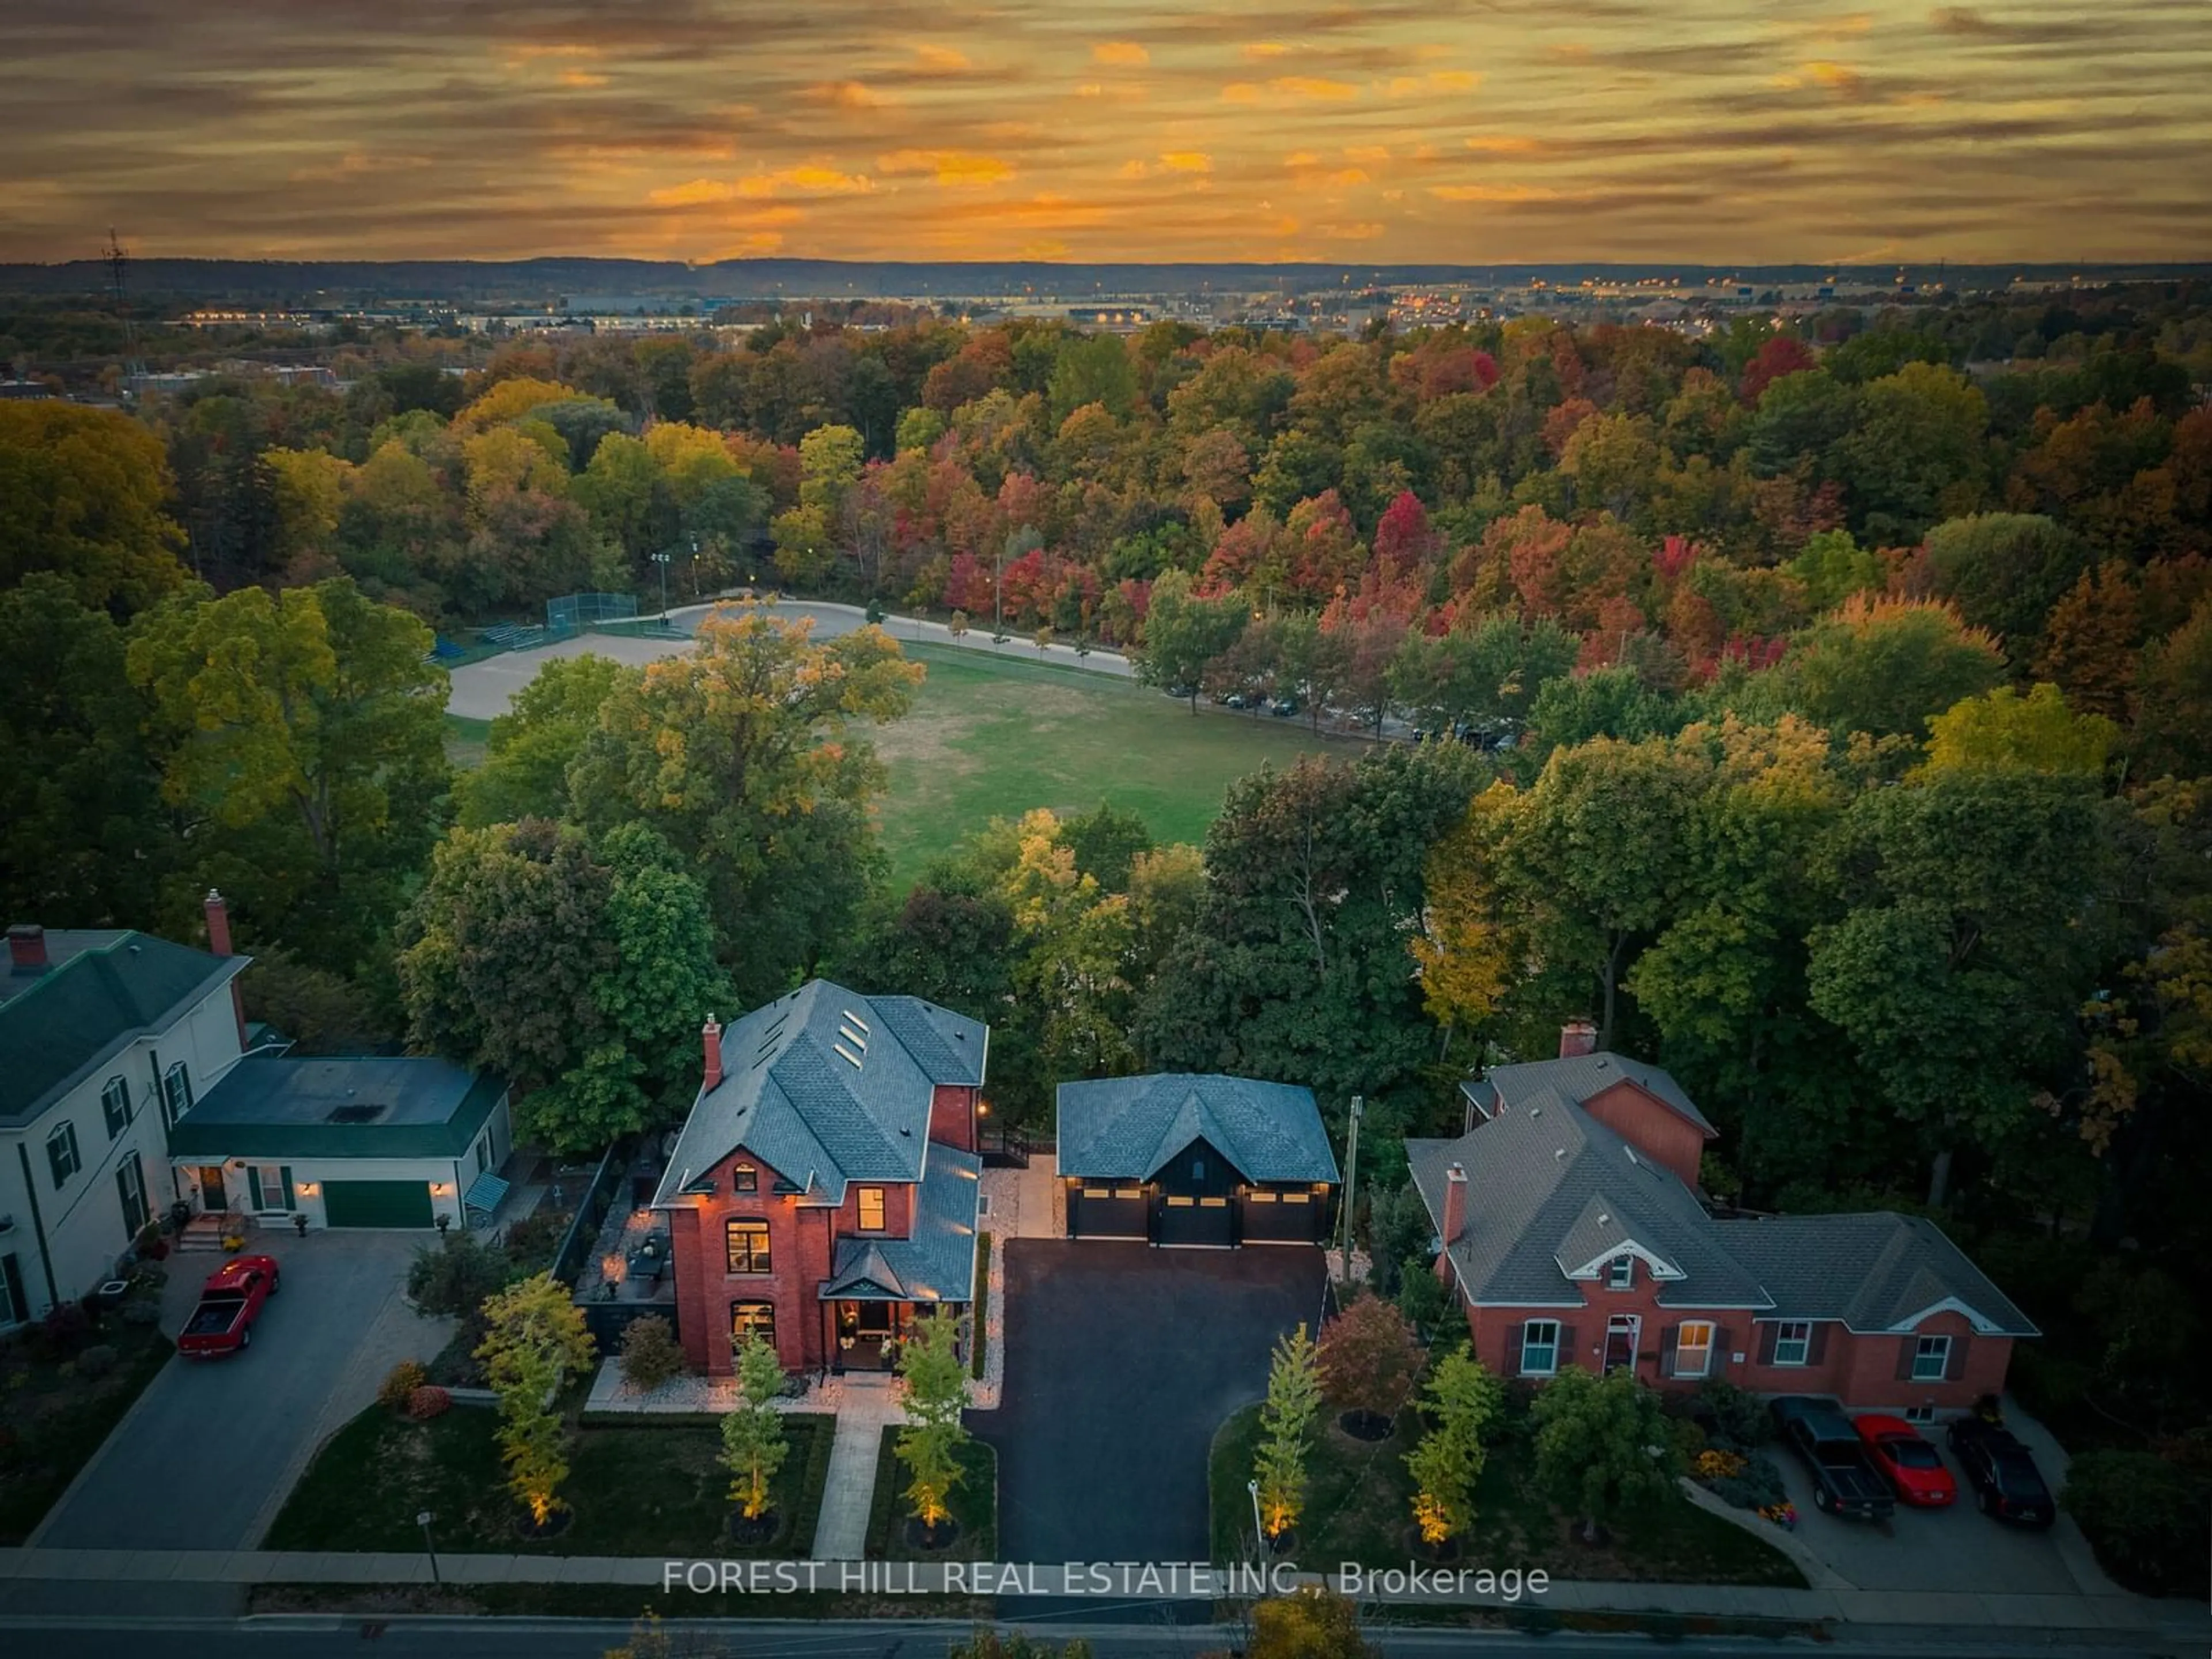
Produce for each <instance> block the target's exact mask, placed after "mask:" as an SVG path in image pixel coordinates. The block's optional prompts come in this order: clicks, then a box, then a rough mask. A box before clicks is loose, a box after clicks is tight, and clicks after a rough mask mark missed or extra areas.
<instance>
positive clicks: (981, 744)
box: [871, 641, 1353, 890]
mask: <svg viewBox="0 0 2212 1659" xmlns="http://www.w3.org/2000/svg"><path fill="white" fill-rule="evenodd" d="M901 644H902V647H903V649H904V650H905V651H906V653H907V654H908V656H910V657H912V658H914V659H915V660H916V661H918V662H921V664H923V665H925V666H926V667H927V669H928V671H929V678H928V679H927V681H925V682H924V683H923V684H922V686H921V690H919V691H918V692H917V693H916V694H915V702H914V709H913V712H912V713H910V714H908V715H907V716H906V717H905V718H904V719H903V720H896V721H894V722H892V723H891V724H890V725H889V726H879V727H877V728H874V729H873V731H872V734H871V735H872V738H873V740H874V742H875V744H876V747H877V749H878V751H879V752H880V753H881V754H882V756H883V757H884V762H885V763H886V764H887V765H888V766H889V767H890V793H889V794H888V795H887V796H886V797H885V799H884V804H883V828H884V851H885V852H886V853H888V854H890V860H891V877H892V887H893V889H894V890H900V889H902V888H904V887H905V886H907V885H908V884H910V883H912V881H913V880H914V878H915V877H916V876H917V875H919V874H920V873H921V870H922V867H923V866H925V865H926V864H927V862H928V861H929V860H931V859H932V858H933V857H934V856H936V855H937V854H939V853H943V852H945V851H946V850H947V849H949V848H951V847H952V846H953V845H955V844H956V843H957V842H958V841H959V840H960V839H961V837H962V836H965V835H966V834H967V833H968V832H969V831H970V830H972V829H980V828H981V826H982V825H983V824H984V823H987V821H988V820H990V819H991V818H994V817H1019V816H1020V815H1021V814H1022V813H1024V812H1026V811H1030V809H1031V808H1034V807H1039V806H1045V807H1050V808H1053V809H1054V810H1055V811H1062V812H1083V811H1090V810H1091V808H1092V807H1094V806H1096V805H1098V803H1099V802H1100V801H1102V800H1103V801H1110V802H1112V803H1113V804H1114V805H1115V806H1118V807H1121V808H1124V809H1126V810H1127V811H1133V812H1135V813H1137V814H1138V815H1139V817H1142V818H1143V819H1144V820H1145V822H1146V824H1148V825H1149V826H1150V827H1151V829H1152V835H1153V836H1154V838H1155V839H1157V840H1159V841H1162V842H1174V841H1184V842H1193V843H1198V842H1203V841H1204V840H1205V839H1206V826H1207V825H1209V824H1211V823H1212V822H1213V820H1214V817H1215V816H1216V815H1217V814H1218V813H1219V811H1221V800H1222V796H1223V794H1224V793H1225V791H1226V790H1227V789H1228V787H1229V786H1230V784H1231V783H1232V782H1234V781H1236V780H1237V779H1238V778H1241V777H1243V775H1245V774H1247V773H1248V772H1256V771H1258V770H1259V769H1260V768H1261V765H1262V764H1263V763H1267V762H1270V761H1272V762H1273V763H1274V764H1275V765H1276V766H1278V767H1285V766H1288V765H1289V764H1290V763H1291V762H1292V761H1293V760H1295V759H1296V758H1297V757H1298V756H1299V755H1301V754H1305V753H1311V752H1334V753H1339V754H1342V753H1348V752H1350V751H1351V750H1352V747H1353V744H1352V742H1350V741H1347V740H1346V739H1342V738H1322V737H1316V735H1315V734H1314V732H1313V731H1312V730H1311V729H1310V727H1309V726H1306V725H1305V724H1304V722H1303V721H1300V720H1277V719H1275V718H1274V717H1273V716H1272V715H1267V714H1261V715H1259V716H1257V717H1255V716H1252V715H1249V714H1230V713H1227V712H1225V711H1224V710H1221V709H1218V708H1209V707H1205V706H1201V708H1200V712H1199V713H1198V714H1195V715H1194V714H1191V712H1190V710H1189V708H1188V707H1187V706H1186V705H1184V704H1182V703H1180V702H1173V701H1170V699H1169V698H1167V697H1164V696H1162V695H1161V694H1160V693H1159V692H1158V691H1155V690H1149V689H1147V688H1146V687H1143V686H1139V685H1134V684H1129V683H1127V682H1125V681H1122V680H1120V679H1117V678H1109V677H1108V676H1106V675H1103V674H1098V673H1092V672H1088V671H1084V670H1080V669H1077V668H1073V667H1070V666H1065V665H1054V664H1053V663H1051V662H1036V663H1032V662H1025V661H1023V660H1021V659H1018V658H1017V659H1007V658H999V657H987V656H984V655H981V653H976V652H972V651H965V650H963V649H961V648H960V647H957V646H939V645H928V644H915V643H911V642H908V641H901ZM1053 654H1054V656H1055V657H1059V658H1061V659H1066V658H1067V657H1068V655H1069V653H1066V652H1065V651H1063V650H1059V649H1055V651H1054V653H1053Z"/></svg>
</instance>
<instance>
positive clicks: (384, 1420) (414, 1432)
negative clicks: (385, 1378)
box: [264, 1406, 836, 1557]
mask: <svg viewBox="0 0 2212 1659" xmlns="http://www.w3.org/2000/svg"><path fill="white" fill-rule="evenodd" d="M783 1420H784V1426H785V1428H786V1430H787V1431H788V1432H789V1434H790V1437H791V1453H790V1455H789V1456H787V1458H785V1460H784V1464H783V1468H782V1469H781V1471H780V1472H779V1473H778V1474H777V1476H776V1482H775V1511H776V1513H777V1515H778V1516H780V1517H781V1520H782V1522H783V1524H782V1525H781V1528H779V1529H778V1531H777V1533H776V1535H775V1537H773V1538H771V1539H770V1540H769V1541H768V1542H767V1543H765V1544H763V1545H759V1546H757V1547H744V1546H741V1545H738V1544H737V1543H736V1542H734V1541H732V1539H731V1538H730V1536H729V1534H728V1532H727V1530H726V1523H727V1522H728V1519H729V1516H730V1511H731V1504H730V1501H729V1484H730V1478H729V1475H728V1474H727V1472H726V1471H725V1470H724V1469H723V1468H721V1466H720V1464H719V1463H718V1462H716V1461H715V1460H716V1457H717V1455H718V1454H719V1453H720V1450H721V1437H720V1433H719V1431H718V1430H717V1428H716V1421H717V1419H711V1418H704V1417H682V1418H659V1417H655V1418H643V1417H641V1418H635V1419H630V1420H629V1421H628V1422H626V1423H624V1424H623V1425H620V1426H609V1427H600V1426H596V1425H586V1426H584V1427H581V1428H579V1429H578V1430H577V1431H575V1433H574V1438H573V1440H572V1443H571V1452H570V1462H571V1472H570V1474H569V1478H568V1484H567V1485H566V1486H563V1487H562V1498H564V1499H565V1500H566V1501H567V1502H568V1504H570V1505H571V1506H572V1507H573V1508H574V1511H575V1520H574V1522H573V1523H571V1524H570V1525H569V1527H568V1528H567V1530H565V1531H564V1532H562V1533H561V1534H559V1535H558V1536H556V1537H553V1538H550V1539H544V1540H542V1541H538V1540H526V1539H524V1538H522V1537H520V1535H518V1534H517V1533H516V1532H515V1530H514V1522H515V1519H516V1517H517V1516H518V1515H519V1514H520V1508H519V1506H518V1505H517V1504H516V1503H515V1501H514V1499H513V1497H512V1496H511V1495H510V1494H509V1493H508V1492H507V1483H506V1474H505V1472H504V1470H502V1469H501V1467H500V1459H499V1446H498V1443H497V1442H496V1441H495V1439H494V1438H493V1434H494V1431H495V1429H496V1428H497V1426H498V1417H497V1414H496V1413H494V1412H492V1411H491V1410H489V1408H487V1407H481V1406H457V1407H454V1408H453V1410H451V1411H449V1412H447V1413H446V1414H445V1415H444V1416H443V1417H439V1418H434V1419H432V1420H431V1421H429V1422H428V1423H411V1422H409V1421H408V1420H407V1419H404V1418H402V1417H398V1416H396V1415H394V1414H393V1413H391V1412H388V1411H386V1410H385V1409H384V1408H383V1407H379V1406H372V1407H369V1409H368V1410H367V1411H365V1412H363V1413H362V1414H361V1415H360V1416H359V1417H356V1419H354V1420H353V1421H352V1422H350V1423H349V1424H347V1425H345V1427H344V1428H343V1429H341V1430H339V1431H337V1434H335V1435H333V1436H332V1437H331V1441H330V1443H329V1444H328V1445H326V1446H325V1447H324V1448H323V1449H322V1451H321V1452H320V1453H319V1454H318V1455H317V1456H316V1458H315V1461H314V1462H313V1463H312V1464H311V1465H309V1466H308V1468H307V1473H306V1474H304V1475H302V1476H301V1478H300V1484H299V1485H298V1486H295V1487H294V1488H293V1491H292V1496H291V1498H289V1500H288V1501H287V1502H286V1504H285V1505H284V1508H283V1511H282V1512H281V1513H280V1514H279V1515H278V1516H277V1517H276V1524H275V1525H274V1526H272V1527H271V1528H270V1530H269V1541H268V1542H267V1544H266V1545H265V1546H264V1547H265V1548H268V1549H272V1550H391V1551H412V1550H416V1549H420V1548H421V1547H422V1530H421V1528H418V1527H417V1526H416V1524H415V1516H416V1514H417V1513H418V1512H420V1511H421V1510H429V1511H430V1512H431V1513H432V1514H434V1515H435V1516H437V1517H438V1518H437V1521H436V1522H435V1528H434V1531H435V1537H436V1541H437V1546H438V1547H439V1548H440V1549H441V1550H444V1551H448V1552H450V1553H454V1554H477V1553H481V1554H511V1553H516V1552H518V1551H520V1552H524V1553H543V1554H549V1555H693V1556H717V1557H719V1556H736V1555H763V1556H804V1555H805V1553H807V1552H808V1550H810V1549H811V1548H812V1547H813V1543H814V1522H815V1517H816V1516H817V1514H818V1513H819V1512H820V1510H821V1507H822V1486H823V1480H825V1478H826V1477H827V1475H828V1474H829V1443H830V1440H831V1438H832V1437H833V1434H834V1432H835V1429H836V1423H835V1419H831V1418H828V1417H821V1416H812V1415H804V1414H798V1413H794V1414H792V1415H789V1416H787V1417H786V1418H785V1419H783Z"/></svg>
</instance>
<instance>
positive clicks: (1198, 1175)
mask: <svg viewBox="0 0 2212 1659" xmlns="http://www.w3.org/2000/svg"><path fill="white" fill-rule="evenodd" d="M1190 1178H1191V1179H1192V1180H1193V1181H1203V1180H1205V1179H1206V1160H1205V1159H1204V1158H1193V1159H1191V1161H1190Z"/></svg>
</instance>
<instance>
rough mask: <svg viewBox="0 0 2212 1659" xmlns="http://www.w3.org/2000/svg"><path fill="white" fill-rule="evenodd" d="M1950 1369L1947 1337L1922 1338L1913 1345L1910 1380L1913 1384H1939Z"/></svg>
mask: <svg viewBox="0 0 2212 1659" xmlns="http://www.w3.org/2000/svg"><path fill="white" fill-rule="evenodd" d="M1950 1369H1951V1339H1950V1338H1949V1337H1948V1336H1923V1337H1922V1338H1921V1339H1920V1340H1919V1341H1918V1342H1917V1343H1916V1344H1914V1345H1913V1349H1912V1380H1913V1381H1914V1382H1915V1383H1941V1382H1942V1380H1943V1377H1944V1374H1945V1373H1946V1372H1948V1370H1950Z"/></svg>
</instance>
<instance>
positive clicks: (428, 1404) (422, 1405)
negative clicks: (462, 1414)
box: [407, 1383, 453, 1423]
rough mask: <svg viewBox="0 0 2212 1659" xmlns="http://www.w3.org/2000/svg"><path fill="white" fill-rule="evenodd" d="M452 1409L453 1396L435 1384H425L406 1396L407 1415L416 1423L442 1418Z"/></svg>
mask: <svg viewBox="0 0 2212 1659" xmlns="http://www.w3.org/2000/svg"><path fill="white" fill-rule="evenodd" d="M451 1410H453V1395H450V1394H447V1392H446V1391H445V1390H444V1389H441V1388H439V1387H438V1386H437V1385H436V1384H435V1383H424V1384H423V1385H422V1387H421V1388H419V1389H415V1390H414V1391H413V1392H412V1393H410V1395H408V1396H407V1415H408V1416H410V1417H411V1418H413V1419H415V1420H416V1422H417V1423H427V1422H428V1421H429V1420H430V1419H432V1418H434V1417H443V1416H444V1415H445V1414H446V1413H447V1412H449V1411H451Z"/></svg>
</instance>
